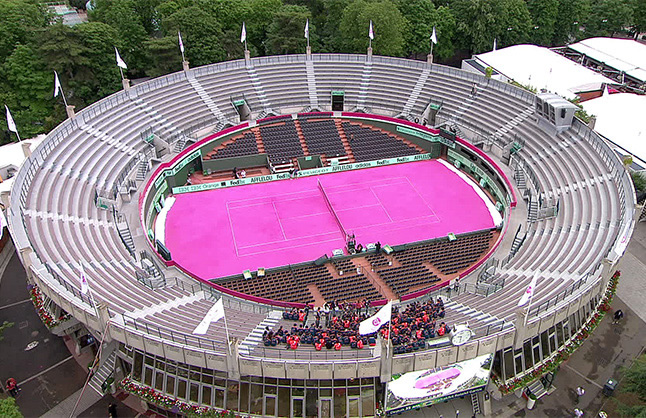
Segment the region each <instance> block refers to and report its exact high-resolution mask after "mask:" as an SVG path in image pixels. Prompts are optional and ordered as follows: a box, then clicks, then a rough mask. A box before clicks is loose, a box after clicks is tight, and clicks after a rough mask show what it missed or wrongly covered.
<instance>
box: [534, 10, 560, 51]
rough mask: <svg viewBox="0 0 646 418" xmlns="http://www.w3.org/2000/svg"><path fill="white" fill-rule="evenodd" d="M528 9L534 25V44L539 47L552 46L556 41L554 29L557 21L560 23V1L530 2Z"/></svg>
mask: <svg viewBox="0 0 646 418" xmlns="http://www.w3.org/2000/svg"><path fill="white" fill-rule="evenodd" d="M527 7H528V9H529V13H530V14H531V16H532V24H533V25H534V26H533V29H532V31H531V33H532V35H531V40H532V42H533V43H535V44H538V45H544V46H551V45H552V40H553V39H554V29H555V26H556V23H557V21H559V14H558V13H559V1H558V0H529V1H528V2H527ZM559 24H561V22H559Z"/></svg>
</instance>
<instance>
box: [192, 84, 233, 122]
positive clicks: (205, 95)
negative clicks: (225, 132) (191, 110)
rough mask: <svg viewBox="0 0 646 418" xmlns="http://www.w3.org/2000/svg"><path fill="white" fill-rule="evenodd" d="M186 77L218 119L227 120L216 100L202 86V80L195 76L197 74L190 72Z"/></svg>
mask: <svg viewBox="0 0 646 418" xmlns="http://www.w3.org/2000/svg"><path fill="white" fill-rule="evenodd" d="M186 78H187V79H188V83H189V84H190V85H191V86H192V87H193V90H195V92H196V93H197V94H198V96H200V99H202V101H203V102H204V104H205V105H206V107H208V108H209V110H210V111H211V113H213V115H214V116H215V117H216V118H218V120H219V121H221V122H225V121H226V117H225V116H224V114H223V113H222V112H221V111H220V109H219V108H218V106H217V105H216V104H215V102H214V101H213V99H211V97H210V96H209V94H208V93H207V92H206V90H204V87H202V84H200V82H199V81H198V80H197V79H196V78H195V76H194V75H193V73H191V72H189V76H188V77H186Z"/></svg>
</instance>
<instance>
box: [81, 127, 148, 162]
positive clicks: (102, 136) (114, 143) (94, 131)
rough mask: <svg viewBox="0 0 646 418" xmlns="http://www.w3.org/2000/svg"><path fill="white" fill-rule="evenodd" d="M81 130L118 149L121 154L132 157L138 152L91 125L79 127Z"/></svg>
mask: <svg viewBox="0 0 646 418" xmlns="http://www.w3.org/2000/svg"><path fill="white" fill-rule="evenodd" d="M79 129H81V130H82V131H83V132H86V133H88V134H90V135H92V136H94V137H95V138H98V139H99V140H100V141H102V142H105V143H106V144H108V145H110V146H111V147H114V148H116V149H117V150H119V151H121V152H124V153H127V154H128V155H130V156H134V155H135V154H136V153H137V151H135V149H134V148H132V147H131V146H129V145H126V144H124V143H122V142H119V141H118V140H117V139H116V138H113V137H111V136H110V135H107V134H106V133H105V132H102V131H100V130H98V129H96V128H93V127H91V126H89V125H82V126H79Z"/></svg>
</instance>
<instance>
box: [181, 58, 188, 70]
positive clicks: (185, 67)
mask: <svg viewBox="0 0 646 418" xmlns="http://www.w3.org/2000/svg"><path fill="white" fill-rule="evenodd" d="M182 68H183V69H184V72H187V71H188V70H189V66H188V61H182Z"/></svg>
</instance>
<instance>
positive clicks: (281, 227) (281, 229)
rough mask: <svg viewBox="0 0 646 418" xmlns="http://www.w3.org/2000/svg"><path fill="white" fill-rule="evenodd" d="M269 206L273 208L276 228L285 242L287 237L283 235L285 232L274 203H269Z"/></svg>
mask: <svg viewBox="0 0 646 418" xmlns="http://www.w3.org/2000/svg"><path fill="white" fill-rule="evenodd" d="M271 206H272V207H273V208H274V213H275V214H276V220H277V221H278V226H280V231H281V232H282V233H283V238H284V239H285V241H287V235H285V230H284V229H283V224H282V223H281V222H280V216H278V210H277V209H276V205H275V204H274V202H271Z"/></svg>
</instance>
